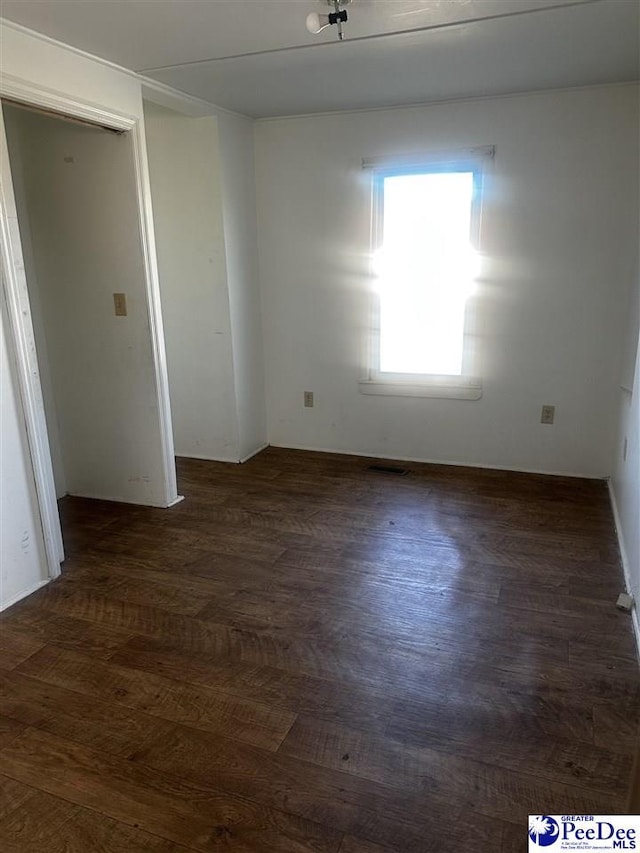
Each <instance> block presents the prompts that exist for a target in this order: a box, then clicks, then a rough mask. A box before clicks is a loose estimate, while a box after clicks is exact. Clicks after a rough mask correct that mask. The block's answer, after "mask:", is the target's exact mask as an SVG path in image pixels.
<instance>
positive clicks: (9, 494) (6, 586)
mask: <svg viewBox="0 0 640 853" xmlns="http://www.w3.org/2000/svg"><path fill="white" fill-rule="evenodd" d="M0 309H1V314H2V323H1V324H0V472H1V474H2V476H1V477H0V542H2V551H1V552H0V610H2V609H4V608H5V607H8V606H9V605H10V604H12V603H13V602H14V601H17V599H18V598H21V597H22V596H23V595H26V594H27V593H29V592H32V591H33V590H34V589H37V587H38V586H40V585H41V584H42V583H44V582H45V581H46V579H47V575H48V572H47V566H46V559H45V553H44V544H43V536H42V528H41V526H40V516H39V513H38V503H37V498H36V491H35V484H34V480H33V471H32V468H31V460H30V456H29V447H28V443H27V434H26V429H25V424H24V418H23V416H22V408H21V401H20V394H19V391H18V389H17V387H16V385H15V379H14V377H15V354H14V351H13V347H12V345H11V341H10V337H9V336H8V335H7V334H6V329H8V318H7V316H6V308H5V301H4V299H3V298H2V294H1V293H0Z"/></svg>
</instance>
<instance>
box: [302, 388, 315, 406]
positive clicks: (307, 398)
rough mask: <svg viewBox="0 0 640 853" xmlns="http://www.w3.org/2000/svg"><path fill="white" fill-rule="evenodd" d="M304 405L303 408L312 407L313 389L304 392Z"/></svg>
mask: <svg viewBox="0 0 640 853" xmlns="http://www.w3.org/2000/svg"><path fill="white" fill-rule="evenodd" d="M304 407H305V409H313V391H305V392H304Z"/></svg>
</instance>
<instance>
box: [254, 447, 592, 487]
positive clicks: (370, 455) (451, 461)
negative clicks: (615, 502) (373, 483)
mask: <svg viewBox="0 0 640 853" xmlns="http://www.w3.org/2000/svg"><path fill="white" fill-rule="evenodd" d="M269 446H270V447H279V448H280V449H281V450H307V451H309V452H310V453H337V454H338V455H341V456H362V457H363V458H365V459H389V460H393V461H394V462H418V463H420V464H423V465H451V466H455V467H456V468H486V469H488V470H489V471H513V473H514V474H543V475H544V476H545V477H571V478H573V479H579V480H606V477H604V476H603V477H598V476H596V475H595V474H576V472H575V471H544V470H540V469H536V468H513V467H511V466H509V465H490V464H487V463H483V462H460V461H456V460H454V459H428V458H426V457H421V456H394V455H393V454H390V453H368V452H367V451H365V450H344V449H342V450H334V449H332V448H329V447H309V446H308V445H304V446H303V445H301V444H278V442H274V441H270V442H269Z"/></svg>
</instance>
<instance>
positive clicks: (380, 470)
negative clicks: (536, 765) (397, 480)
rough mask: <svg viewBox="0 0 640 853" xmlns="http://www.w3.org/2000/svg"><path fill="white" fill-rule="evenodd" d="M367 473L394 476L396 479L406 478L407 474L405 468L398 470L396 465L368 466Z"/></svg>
mask: <svg viewBox="0 0 640 853" xmlns="http://www.w3.org/2000/svg"><path fill="white" fill-rule="evenodd" d="M367 471H375V473H376V474H395V475H396V477H406V475H407V474H408V473H409V472H408V471H407V469H406V468H398V467H397V466H396V465H369V467H368V468H367Z"/></svg>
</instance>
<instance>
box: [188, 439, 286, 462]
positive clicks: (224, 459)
mask: <svg viewBox="0 0 640 853" xmlns="http://www.w3.org/2000/svg"><path fill="white" fill-rule="evenodd" d="M267 447H269V444H268V443H267V444H261V445H260V447H256V449H255V450H252V451H251V453H247V455H246V456H243V457H242V458H241V459H230V458H229V457H227V456H205V455H204V454H201V453H176V456H177V457H179V458H181V459H201V460H202V461H203V462H227V463H228V464H230V465H242V464H243V462H248V461H249V459H252V458H253V457H254V456H257V455H258V453H262V451H263V450H266V448H267Z"/></svg>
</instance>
